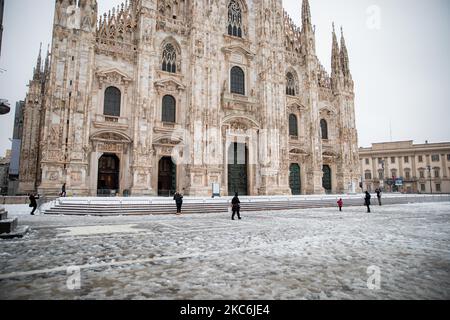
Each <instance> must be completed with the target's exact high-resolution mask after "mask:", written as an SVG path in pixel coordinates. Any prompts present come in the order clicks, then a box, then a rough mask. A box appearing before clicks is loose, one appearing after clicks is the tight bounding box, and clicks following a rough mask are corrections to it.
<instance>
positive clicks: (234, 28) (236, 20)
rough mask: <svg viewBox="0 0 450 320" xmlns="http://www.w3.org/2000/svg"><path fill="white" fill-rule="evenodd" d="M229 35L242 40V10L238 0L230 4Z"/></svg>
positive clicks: (232, 0) (233, 0)
mask: <svg viewBox="0 0 450 320" xmlns="http://www.w3.org/2000/svg"><path fill="white" fill-rule="evenodd" d="M228 34H229V35H230V36H234V37H239V38H242V10H241V6H240V5H239V3H238V2H237V1H236V0H231V1H230V3H229V4H228Z"/></svg>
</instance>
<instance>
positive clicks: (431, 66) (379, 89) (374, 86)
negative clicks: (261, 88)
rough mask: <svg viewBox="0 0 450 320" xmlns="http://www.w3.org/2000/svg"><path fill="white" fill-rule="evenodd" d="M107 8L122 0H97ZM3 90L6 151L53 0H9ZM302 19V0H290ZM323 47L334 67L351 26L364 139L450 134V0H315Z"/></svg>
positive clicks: (1, 138) (46, 34) (1, 149)
mask: <svg viewBox="0 0 450 320" xmlns="http://www.w3.org/2000/svg"><path fill="white" fill-rule="evenodd" d="M98 1H99V12H104V11H106V10H108V9H110V8H112V7H113V6H114V5H117V4H119V3H121V2H122V1H120V0H98ZM5 2H6V3H5V14H4V20H3V25H4V31H3V45H2V55H1V57H0V68H1V69H5V70H6V71H3V70H1V71H0V98H4V99H8V100H9V101H10V103H11V106H12V107H13V109H12V112H11V113H10V114H9V115H8V116H1V117H0V155H4V153H5V150H6V149H9V148H10V145H11V143H10V142H9V140H8V138H11V137H12V130H13V118H14V117H13V114H14V107H15V102H16V101H18V100H21V99H24V98H25V93H26V89H27V87H26V86H27V84H28V81H29V80H30V79H31V77H32V72H33V67H34V65H35V63H36V57H37V53H38V50H39V43H40V42H43V43H44V45H43V46H44V48H46V47H47V44H48V43H50V42H51V33H52V24H53V10H54V2H55V1H54V0H6V1H5ZM283 2H284V6H285V9H286V10H287V12H288V13H289V14H290V15H291V17H292V18H293V19H294V21H295V22H296V23H297V24H298V25H300V14H301V0H284V1H283ZM310 3H311V11H312V20H313V23H314V24H315V25H316V43H317V55H318V57H319V59H320V60H321V62H322V64H323V65H324V66H325V68H326V69H327V70H328V71H329V70H330V64H331V63H330V59H331V57H330V56H331V23H332V21H335V23H336V26H337V27H338V28H339V27H340V26H341V25H343V26H344V33H345V36H346V40H347V46H348V49H349V56H350V67H351V71H352V74H353V78H354V81H355V91H356V119H357V127H358V131H359V145H360V146H370V144H371V143H373V142H384V141H390V140H391V133H390V128H392V139H393V140H415V142H416V143H423V142H424V141H425V140H429V141H430V142H441V141H450V125H449V119H450V105H449V101H450V61H449V57H450V34H449V31H450V1H448V0H427V1H424V0H310Z"/></svg>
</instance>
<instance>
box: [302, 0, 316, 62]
mask: <svg viewBox="0 0 450 320" xmlns="http://www.w3.org/2000/svg"><path fill="white" fill-rule="evenodd" d="M311 21H312V20H311V8H310V6H309V1H308V0H303V3H302V42H303V44H302V45H303V48H304V49H305V51H304V52H305V53H306V54H309V55H315V53H316V39H315V28H314V29H313V26H312V22H311Z"/></svg>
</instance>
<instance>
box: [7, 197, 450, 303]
mask: <svg viewBox="0 0 450 320" xmlns="http://www.w3.org/2000/svg"><path fill="white" fill-rule="evenodd" d="M7 208H8V211H9V212H10V216H14V215H15V214H20V213H21V212H28V211H29V208H27V207H26V206H25V207H19V206H17V207H16V210H12V207H10V206H8V207H7ZM20 224H25V225H29V226H31V227H32V231H31V233H29V234H28V235H27V236H26V237H25V238H24V239H21V240H2V241H1V242H0V299H232V300H235V299H449V298H450V203H427V204H409V205H393V206H385V207H375V206H374V207H373V213H372V214H367V213H366V212H365V208H363V207H354V208H345V210H344V212H343V213H339V212H338V211H337V210H336V209H308V210H297V211H286V212H283V211H281V212H258V213H251V214H246V213H243V220H240V221H238V220H236V221H231V219H230V217H229V216H228V215H226V214H209V215H189V216H180V217H177V216H145V217H103V218H102V217H64V216H42V215H38V216H34V217H31V216H26V215H20ZM73 266H78V267H80V270H81V273H80V280H81V282H80V285H81V288H80V289H79V290H70V289H69V287H70V286H68V285H67V282H68V280H69V284H70V283H72V284H73V283H76V281H75V282H72V280H73V279H75V280H76V279H77V275H76V274H75V276H71V274H68V272H67V271H68V269H67V268H69V267H73ZM374 270H375V271H374ZM377 270H379V271H380V273H379V275H380V277H379V280H380V282H379V284H380V288H379V289H377V284H378V282H377V277H376V275H377V274H376V271H377ZM374 272H375V273H374ZM374 279H375V280H374ZM368 282H369V286H368ZM373 285H374V286H373ZM369 287H370V288H369Z"/></svg>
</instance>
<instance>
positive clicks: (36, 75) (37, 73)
mask: <svg viewBox="0 0 450 320" xmlns="http://www.w3.org/2000/svg"><path fill="white" fill-rule="evenodd" d="M41 71H42V42H41V44H40V47H39V55H38V58H37V62H36V67H35V69H34V75H33V79H34V80H38V79H40V77H41Z"/></svg>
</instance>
